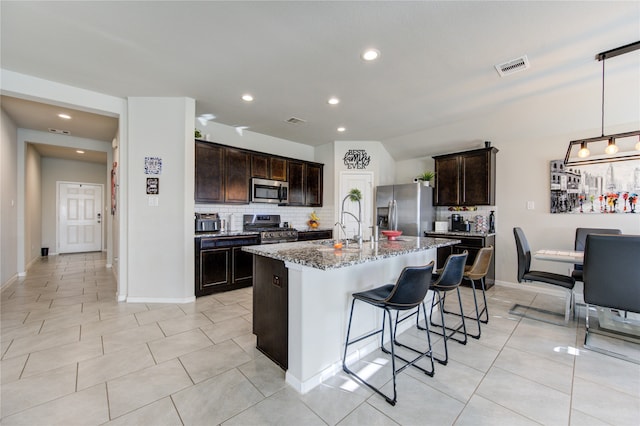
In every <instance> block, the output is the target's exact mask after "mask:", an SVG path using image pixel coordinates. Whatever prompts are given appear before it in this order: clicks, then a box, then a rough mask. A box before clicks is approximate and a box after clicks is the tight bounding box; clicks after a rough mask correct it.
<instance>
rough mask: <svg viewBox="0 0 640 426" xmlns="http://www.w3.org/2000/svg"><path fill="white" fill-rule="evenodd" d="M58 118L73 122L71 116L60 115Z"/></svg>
mask: <svg viewBox="0 0 640 426" xmlns="http://www.w3.org/2000/svg"><path fill="white" fill-rule="evenodd" d="M58 117H60V118H64V119H65V120H71V116H70V115H69V114H58Z"/></svg>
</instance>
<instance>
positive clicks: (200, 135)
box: [195, 129, 202, 139]
mask: <svg viewBox="0 0 640 426" xmlns="http://www.w3.org/2000/svg"><path fill="white" fill-rule="evenodd" d="M195 136H196V139H200V138H201V137H202V133H201V132H200V130H198V129H196V131H195Z"/></svg>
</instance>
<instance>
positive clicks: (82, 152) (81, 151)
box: [76, 149, 84, 154]
mask: <svg viewBox="0 0 640 426" xmlns="http://www.w3.org/2000/svg"><path fill="white" fill-rule="evenodd" d="M76 152H77V153H78V154H84V151H83V150H81V149H76Z"/></svg>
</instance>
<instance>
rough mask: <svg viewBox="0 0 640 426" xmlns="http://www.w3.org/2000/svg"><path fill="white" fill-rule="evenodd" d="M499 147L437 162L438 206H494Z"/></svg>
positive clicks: (445, 156)
mask: <svg viewBox="0 0 640 426" xmlns="http://www.w3.org/2000/svg"><path fill="white" fill-rule="evenodd" d="M497 152H498V150H497V149H496V148H482V149H476V150H473V151H465V152H460V153H455V154H447V155H439V156H436V157H433V158H434V160H435V172H436V191H435V199H434V200H435V201H434V204H435V205H437V206H482V205H486V206H488V205H494V204H495V193H496V153H497Z"/></svg>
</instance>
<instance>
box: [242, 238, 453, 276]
mask: <svg viewBox="0 0 640 426" xmlns="http://www.w3.org/2000/svg"><path fill="white" fill-rule="evenodd" d="M460 242H461V241H460V240H453V239H444V238H431V237H422V238H418V237H399V238H398V240H396V241H387V240H386V239H381V240H380V241H379V242H378V243H377V244H375V245H374V246H373V247H372V245H371V243H370V242H368V241H367V242H365V243H363V247H362V249H359V248H358V247H357V245H355V247H354V244H351V245H350V247H349V248H347V247H346V246H345V247H343V248H342V249H340V250H336V249H334V248H333V240H316V241H300V242H295V243H280V244H263V245H259V246H244V247H242V250H243V251H246V252H248V253H252V254H257V255H260V256H265V257H270V258H272V259H277V260H282V261H284V262H291V263H297V264H299V265H303V266H308V267H310V268H316V269H321V270H328V269H337V268H344V267H347V266H351V265H357V264H360V263H367V262H372V261H374V260H380V259H386V258H389V257H394V256H401V255H403V254H407V253H415V252H419V251H425V250H429V249H436V248H438V247H445V246H451V245H455V244H459V243H460Z"/></svg>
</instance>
